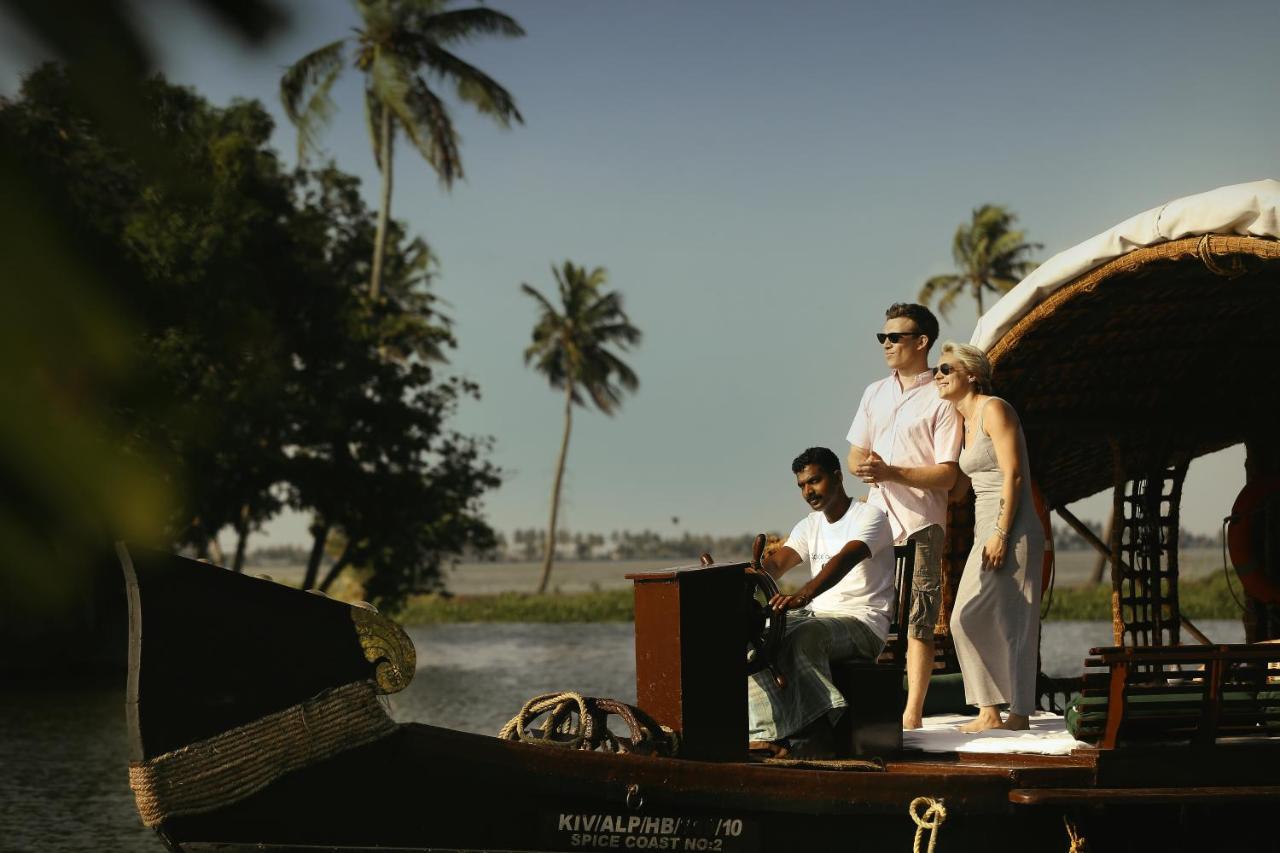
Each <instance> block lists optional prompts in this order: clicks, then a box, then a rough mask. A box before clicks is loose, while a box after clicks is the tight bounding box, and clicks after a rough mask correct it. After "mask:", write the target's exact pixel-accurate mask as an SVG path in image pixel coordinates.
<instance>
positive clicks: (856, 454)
mask: <svg viewBox="0 0 1280 853" xmlns="http://www.w3.org/2000/svg"><path fill="white" fill-rule="evenodd" d="M870 455H871V451H869V450H867V449H866V448H865V447H859V446H858V445H856V444H851V445H849V473H850V474H857V473H858V467H859V466H860V465H862V463H863V462H866V461H867V457H868V456H870Z"/></svg>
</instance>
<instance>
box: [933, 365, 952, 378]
mask: <svg viewBox="0 0 1280 853" xmlns="http://www.w3.org/2000/svg"><path fill="white" fill-rule="evenodd" d="M955 372H956V366H955V365H954V364H947V363H946V362H945V361H944V362H942V364H939V365H938V366H937V367H935V368H934V369H933V375H934V376H937V375H938V374H942V375H943V376H950V375H951V374H953V373H955Z"/></svg>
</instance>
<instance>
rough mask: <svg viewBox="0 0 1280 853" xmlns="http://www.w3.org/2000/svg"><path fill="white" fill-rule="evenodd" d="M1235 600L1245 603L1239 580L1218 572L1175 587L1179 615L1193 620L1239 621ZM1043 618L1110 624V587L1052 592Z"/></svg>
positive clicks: (1062, 589) (1071, 588) (1067, 589)
mask: <svg viewBox="0 0 1280 853" xmlns="http://www.w3.org/2000/svg"><path fill="white" fill-rule="evenodd" d="M1228 580H1229V581H1230V587H1228ZM1233 591H1234V593H1235V597H1234V598H1233V597H1232V592H1233ZM1237 598H1238V599H1239V600H1240V601H1243V600H1244V596H1243V594H1242V593H1241V591H1240V582H1239V580H1237V579H1236V578H1235V576H1234V575H1233V576H1232V577H1231V578H1230V579H1228V578H1227V577H1226V576H1225V575H1224V574H1223V573H1222V572H1221V571H1219V572H1216V573H1215V574H1212V575H1208V576H1206V577H1202V578H1197V579H1196V580H1184V581H1182V582H1181V583H1180V584H1178V602H1179V605H1180V607H1181V609H1182V615H1184V616H1186V617H1187V618H1188V619H1192V620H1195V619H1238V618H1240V606H1239V605H1238V604H1237V603H1236V599H1237ZM1046 618H1047V619H1049V620H1054V621H1058V620H1061V621H1069V620H1104V621H1110V619H1111V584H1109V583H1104V584H1100V585H1098V586H1074V587H1057V588H1055V589H1054V590H1053V601H1052V604H1051V606H1050V608H1049V615H1048V616H1047V617H1046Z"/></svg>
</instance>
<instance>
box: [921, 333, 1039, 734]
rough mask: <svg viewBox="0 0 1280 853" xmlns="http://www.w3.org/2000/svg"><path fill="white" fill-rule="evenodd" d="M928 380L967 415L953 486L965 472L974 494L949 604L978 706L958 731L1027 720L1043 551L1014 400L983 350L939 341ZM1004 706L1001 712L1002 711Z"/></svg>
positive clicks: (971, 698) (1020, 725) (970, 695)
mask: <svg viewBox="0 0 1280 853" xmlns="http://www.w3.org/2000/svg"><path fill="white" fill-rule="evenodd" d="M934 382H935V383H936V385H937V388H938V396H939V397H941V398H942V399H943V400H947V401H949V402H951V403H953V404H954V405H955V407H956V411H957V412H959V413H960V415H961V416H962V417H963V418H964V449H963V450H961V451H960V470H961V472H963V476H962V477H961V480H960V482H959V483H957V485H956V489H957V491H958V493H960V494H963V492H964V489H965V487H966V485H967V484H966V478H967V481H968V482H971V483H972V484H973V491H974V494H975V495H976V497H977V502H976V504H975V505H974V522H973V533H974V539H973V550H972V551H971V552H970V553H969V560H968V562H967V563H965V567H964V574H963V575H962V576H961V578H960V589H959V591H958V592H957V594H956V604H955V609H954V610H953V611H952V613H951V635H952V637H953V639H954V640H955V646H956V657H957V658H959V661H960V670H961V672H962V673H963V675H964V689H965V701H966V702H968V703H969V704H971V705H977V706H978V708H979V712H978V718H977V719H976V720H974V721H973V722H971V723H967V724H966V725H964V726H961V730H962V731H966V732H980V731H985V730H987V729H994V728H1004V729H1025V728H1028V725H1029V723H1028V717H1029V716H1030V714H1031V712H1032V711H1033V710H1034V708H1035V690H1036V649H1037V637H1038V633H1039V626H1040V562H1041V559H1042V558H1043V556H1044V532H1043V530H1042V529H1041V527H1040V521H1039V519H1038V518H1037V517H1036V512H1035V506H1034V504H1033V503H1032V499H1031V470H1030V466H1029V465H1028V463H1027V442H1026V438H1025V436H1023V434H1022V427H1021V426H1020V425H1019V423H1018V416H1017V414H1016V413H1015V412H1014V411H1013V407H1012V406H1010V405H1009V404H1008V403H1007V402H1005V401H1004V400H1002V399H1000V398H999V397H992V396H990V390H991V363H990V362H989V361H987V357H986V355H985V354H984V353H983V352H982V350H980V349H978V348H977V347H972V346H969V345H968V344H957V343H948V344H944V345H943V347H942V353H941V355H940V357H939V360H938V366H937V367H936V368H934ZM1001 706H1008V709H1009V714H1008V717H1006V718H1001V716H1000V708H1001Z"/></svg>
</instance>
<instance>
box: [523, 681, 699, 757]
mask: <svg viewBox="0 0 1280 853" xmlns="http://www.w3.org/2000/svg"><path fill="white" fill-rule="evenodd" d="M543 714H546V715H547V716H546V719H545V720H544V721H543V724H542V726H541V728H535V727H534V725H533V723H534V722H535V721H536V720H537V719H538V718H539V717H541V716H542V715H543ZM611 714H612V715H613V716H616V717H618V718H620V719H621V720H622V721H623V722H625V723H626V724H627V729H628V732H629V734H628V736H627V737H626V738H623V737H619V736H618V735H615V734H614V733H613V732H611V731H609V725H608V718H609V715H611ZM498 737H499V738H501V739H502V740H514V741H520V742H522V743H531V744H536V745H539V746H557V747H561V748H564V749H581V750H597V749H598V750H603V751H604V752H619V753H620V752H635V753H642V754H646V755H675V754H676V753H677V752H678V751H679V748H680V742H679V736H678V735H677V734H676V733H675V732H674V731H672V730H671V729H669V728H668V727H666V726H662V725H659V724H658V723H656V722H655V721H654V720H653V719H651V718H650V717H649V716H648V715H646V714H645V713H644V712H643V711H641V710H640V709H639V708H635V707H632V706H631V705H628V704H626V703H624V702H619V701H618V700H616V699H597V698H595V697H592V696H583V695H582V694H580V693H574V692H572V691H563V692H560V693H544V694H542V695H541V696H535V697H533V698H532V699H530V700H529V701H528V702H525V703H524V707H522V708H521V709H520V713H518V714H516V715H515V716H514V717H512V718H511V720H510V721H508V722H507V724H506V725H505V726H503V727H502V730H501V731H500V732H498Z"/></svg>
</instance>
